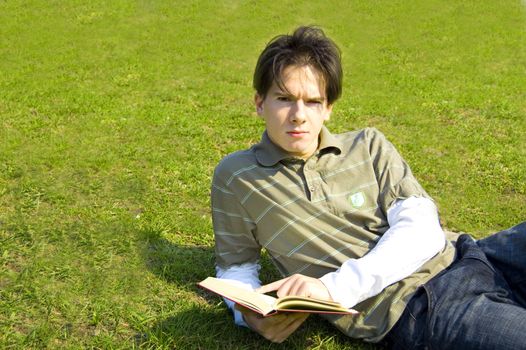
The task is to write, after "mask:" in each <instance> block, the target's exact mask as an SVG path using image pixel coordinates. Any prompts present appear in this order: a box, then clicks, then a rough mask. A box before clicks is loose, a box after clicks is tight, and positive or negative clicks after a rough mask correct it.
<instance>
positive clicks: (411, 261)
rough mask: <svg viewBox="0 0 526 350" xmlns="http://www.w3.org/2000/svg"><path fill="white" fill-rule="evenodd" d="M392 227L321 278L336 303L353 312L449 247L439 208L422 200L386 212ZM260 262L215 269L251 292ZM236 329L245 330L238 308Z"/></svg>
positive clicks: (402, 201)
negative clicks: (367, 248) (366, 250)
mask: <svg viewBox="0 0 526 350" xmlns="http://www.w3.org/2000/svg"><path fill="white" fill-rule="evenodd" d="M387 221H388V222H389V229H388V230H387V231H386V232H385V233H384V234H383V235H382V237H381V238H380V240H379V241H378V243H377V244H376V245H375V247H374V248H373V249H371V251H370V252H369V253H368V254H366V255H365V256H363V257H362V258H359V259H349V260H347V261H345V262H344V263H343V264H342V266H341V267H340V268H339V269H338V270H336V271H334V272H330V273H328V274H326V275H324V276H322V277H321V278H320V280H321V281H322V282H323V284H324V285H325V286H326V287H327V289H328V291H329V293H330V294H331V297H332V299H333V300H335V301H337V302H339V303H341V304H342V305H343V306H344V307H347V308H351V307H353V306H354V305H356V304H358V303H359V302H361V301H363V300H365V299H368V298H370V297H373V296H375V295H377V294H379V293H380V292H381V291H382V290H383V289H384V288H386V287H387V286H389V285H390V284H392V283H395V282H398V281H400V280H402V279H403V278H405V277H407V276H409V275H411V274H412V273H413V272H415V271H416V270H417V269H418V268H419V267H420V266H422V265H423V264H424V263H425V262H426V261H427V260H429V259H430V258H432V257H433V256H434V255H435V254H437V253H438V252H439V251H440V250H441V249H442V248H443V247H444V244H445V236H444V232H443V231H442V228H441V227H440V223H439V219H438V213H437V209H436V206H435V204H434V203H433V202H432V201H431V200H429V199H427V198H424V197H410V198H407V199H399V200H396V201H395V202H394V203H393V205H392V206H391V207H390V208H389V210H388V212H387ZM259 269H260V266H259V264H258V263H246V264H242V265H236V266H232V267H229V268H227V269H222V268H220V267H216V272H217V277H218V278H221V279H228V280H231V281H232V282H233V283H236V284H238V285H240V286H243V287H244V288H247V289H256V288H258V287H259V286H260V285H261V282H260V280H259ZM225 302H226V303H227V305H228V307H229V308H230V309H232V310H233V311H234V320H235V323H236V324H238V325H243V326H246V323H245V322H244V320H243V318H242V316H241V313H240V312H239V311H237V310H235V309H233V306H234V304H233V303H232V302H231V301H228V300H225Z"/></svg>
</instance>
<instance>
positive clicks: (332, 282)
mask: <svg viewBox="0 0 526 350" xmlns="http://www.w3.org/2000/svg"><path fill="white" fill-rule="evenodd" d="M388 221H389V224H390V228H389V230H387V231H386V232H385V233H384V235H383V236H382V237H381V239H380V240H379V241H378V243H377V244H376V246H375V247H374V248H373V249H372V250H371V251H370V252H369V253H368V254H367V255H365V256H364V257H362V258H360V259H350V260H348V261H346V262H345V263H344V264H342V266H341V267H340V268H339V269H338V270H337V271H335V272H332V273H328V274H326V275H325V276H323V277H322V278H321V281H322V282H323V283H324V284H325V286H326V287H327V289H328V290H329V293H330V294H331V297H332V298H333V299H334V300H336V301H338V302H340V303H341V304H342V305H344V306H345V307H352V306H354V305H356V304H357V303H359V302H361V301H363V300H365V299H368V298H370V297H372V296H374V295H377V294H378V293H380V292H381V291H382V290H383V289H384V288H386V287H387V286H389V285H390V284H392V283H395V282H398V281H400V280H401V279H403V278H405V277H407V276H409V275H410V274H412V273H413V272H415V271H416V270H417V269H418V268H419V267H420V266H422V265H423V264H424V263H425V262H426V261H427V260H429V259H430V258H432V257H433V256H434V255H435V254H436V253H438V252H439V251H440V249H442V248H443V247H444V243H445V237H444V233H443V231H442V228H441V227H440V223H439V220H438V214H437V210H436V207H435V205H434V203H433V202H432V201H431V200H429V199H426V198H422V197H418V198H417V197H411V198H408V199H405V200H399V201H397V202H395V204H394V205H393V206H392V207H391V208H390V209H389V211H388Z"/></svg>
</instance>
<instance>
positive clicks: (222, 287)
mask: <svg viewBox="0 0 526 350" xmlns="http://www.w3.org/2000/svg"><path fill="white" fill-rule="evenodd" d="M199 285H200V286H201V287H204V288H206V289H208V290H210V291H212V292H214V293H217V294H219V295H221V296H223V297H225V298H227V299H229V300H232V301H233V302H234V303H236V304H240V305H243V306H246V307H248V308H249V309H252V310H254V311H256V312H259V313H262V314H264V315H265V314H268V313H270V312H272V311H274V303H275V301H276V298H273V297H271V296H270V295H265V294H260V293H257V292H254V291H250V290H246V289H243V288H241V287H238V286H236V285H234V284H232V283H229V282H228V281H223V280H220V279H218V278H214V277H208V278H206V279H205V280H204V281H202V282H200V283H199Z"/></svg>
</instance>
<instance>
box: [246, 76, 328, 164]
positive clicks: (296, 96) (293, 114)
mask: <svg viewBox="0 0 526 350" xmlns="http://www.w3.org/2000/svg"><path fill="white" fill-rule="evenodd" d="M282 78H283V79H282V80H283V83H284V86H285V87H286V90H287V91H282V90H281V89H280V88H279V87H278V86H277V85H276V83H275V82H274V83H273V84H272V86H271V88H270V89H269V91H268V93H267V95H266V97H265V98H262V97H261V96H259V95H257V94H256V97H255V102H256V110H257V113H258V115H259V116H260V117H262V118H263V119H264V120H265V124H266V128H267V134H268V136H269V137H270V139H271V140H272V142H274V144H276V145H278V146H279V147H281V148H282V149H283V150H285V151H286V152H288V153H289V154H290V155H292V156H296V157H299V158H303V159H307V158H309V157H310V156H311V155H313V154H314V152H316V150H317V148H318V136H319V134H320V130H321V127H322V125H323V122H325V121H326V120H328V119H329V117H330V115H331V111H332V105H328V104H327V96H325V89H324V84H323V80H322V79H321V75H320V74H319V73H318V72H317V71H316V70H315V69H314V68H312V67H310V66H301V67H296V66H290V67H287V68H286V69H285V70H284V71H283V77H282Z"/></svg>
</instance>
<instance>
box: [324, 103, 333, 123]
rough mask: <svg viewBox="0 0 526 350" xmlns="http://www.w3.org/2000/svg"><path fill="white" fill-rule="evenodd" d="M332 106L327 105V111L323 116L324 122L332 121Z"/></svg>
mask: <svg viewBox="0 0 526 350" xmlns="http://www.w3.org/2000/svg"><path fill="white" fill-rule="evenodd" d="M332 106H333V105H327V109H326V111H325V115H324V116H323V120H325V121H327V120H329V119H331V113H332Z"/></svg>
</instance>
